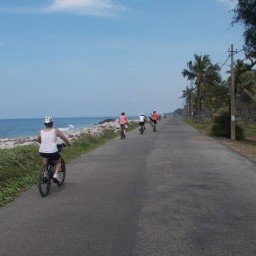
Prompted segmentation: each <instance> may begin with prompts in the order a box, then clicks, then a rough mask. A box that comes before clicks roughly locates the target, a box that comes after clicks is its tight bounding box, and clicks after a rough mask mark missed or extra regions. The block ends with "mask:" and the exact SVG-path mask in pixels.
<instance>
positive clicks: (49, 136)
mask: <svg viewBox="0 0 256 256" xmlns="http://www.w3.org/2000/svg"><path fill="white" fill-rule="evenodd" d="M44 125H45V128H44V129H42V130H41V131H40V134H39V136H38V142H39V143H40V148H39V154H40V155H41V156H42V157H43V164H44V165H46V164H47V159H48V158H50V159H52V160H54V161H55V170H54V171H55V173H54V175H53V181H54V182H57V183H58V182H59V175H58V172H59V171H60V169H61V159H60V158H61V155H60V154H59V152H58V148H57V137H59V138H61V139H62V140H63V141H64V142H65V144H66V145H68V146H70V142H69V140H68V139H67V138H66V136H65V135H64V134H63V133H62V132H61V131H60V130H58V129H55V128H53V119H52V118H51V117H49V116H48V117H46V118H45V119H44Z"/></svg>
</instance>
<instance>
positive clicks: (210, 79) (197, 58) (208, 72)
mask: <svg viewBox="0 0 256 256" xmlns="http://www.w3.org/2000/svg"><path fill="white" fill-rule="evenodd" d="M187 67H188V69H184V70H183V71H182V75H183V76H184V77H186V78H187V79H188V80H193V79H194V80H195V85H196V93H197V96H196V102H197V118H198V119H199V120H200V119H201V118H202V100H203V98H206V97H207V92H208V90H207V87H209V86H210V85H212V84H214V83H219V82H220V81H221V78H220V75H219V70H220V68H219V66H218V65H213V64H212V62H211V59H210V56H209V55H197V54H195V55H194V61H189V62H188V63H187Z"/></svg>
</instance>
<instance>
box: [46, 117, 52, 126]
mask: <svg viewBox="0 0 256 256" xmlns="http://www.w3.org/2000/svg"><path fill="white" fill-rule="evenodd" d="M52 122H53V119H52V117H50V116H47V117H46V118H45V119H44V123H45V124H49V123H52Z"/></svg>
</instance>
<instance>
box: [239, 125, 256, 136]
mask: <svg viewBox="0 0 256 256" xmlns="http://www.w3.org/2000/svg"><path fill="white" fill-rule="evenodd" d="M239 124H240V125H241V126H242V127H243V128H244V136H245V138H247V139H249V138H251V137H255V138H256V124H254V123H246V122H239Z"/></svg>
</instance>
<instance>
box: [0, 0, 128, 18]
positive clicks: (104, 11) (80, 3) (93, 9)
mask: <svg viewBox="0 0 256 256" xmlns="http://www.w3.org/2000/svg"><path fill="white" fill-rule="evenodd" d="M126 9H127V8H126V7H125V6H123V5H119V4H116V3H114V2H113V0H52V1H51V2H50V4H49V5H48V6H42V7H38V8H30V7H28V8H15V9H0V12H12V13H29V14H33V13H70V14H77V15H92V16H113V15H114V14H115V13H116V12H120V11H124V10H126Z"/></svg>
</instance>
